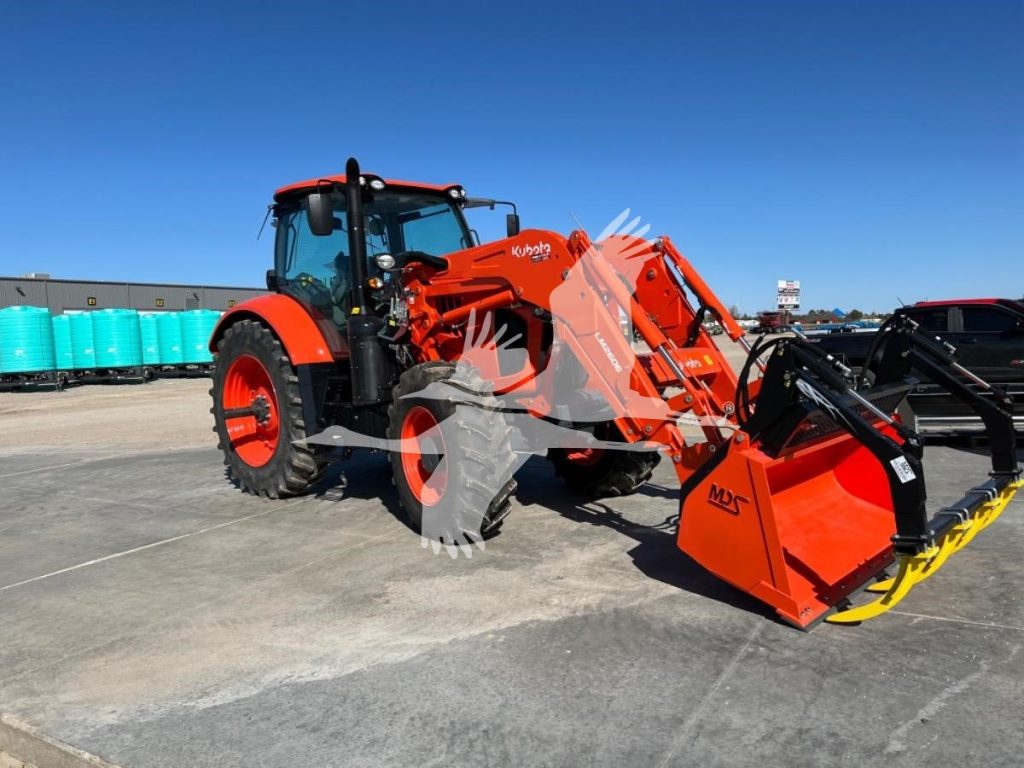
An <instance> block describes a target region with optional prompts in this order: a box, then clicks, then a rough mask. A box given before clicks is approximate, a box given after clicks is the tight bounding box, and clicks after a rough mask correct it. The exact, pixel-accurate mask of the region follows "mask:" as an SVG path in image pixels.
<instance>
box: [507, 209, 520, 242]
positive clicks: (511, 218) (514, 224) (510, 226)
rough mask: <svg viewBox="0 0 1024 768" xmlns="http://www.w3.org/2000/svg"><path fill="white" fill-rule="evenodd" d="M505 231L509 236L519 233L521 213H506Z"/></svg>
mask: <svg viewBox="0 0 1024 768" xmlns="http://www.w3.org/2000/svg"><path fill="white" fill-rule="evenodd" d="M505 231H506V232H507V233H508V236H509V237H515V236H516V235H518V234H519V214H518V213H509V214H506V215H505Z"/></svg>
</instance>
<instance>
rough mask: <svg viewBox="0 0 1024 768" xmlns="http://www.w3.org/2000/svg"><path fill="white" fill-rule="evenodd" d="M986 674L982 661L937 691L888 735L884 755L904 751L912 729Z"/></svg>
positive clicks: (928, 718)
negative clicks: (975, 668) (973, 668)
mask: <svg viewBox="0 0 1024 768" xmlns="http://www.w3.org/2000/svg"><path fill="white" fill-rule="evenodd" d="M986 672H988V664H987V663H986V662H984V661H982V662H981V663H980V668H979V669H977V670H976V671H974V672H971V674H969V675H967V676H966V677H964V678H962V679H960V680H957V681H956V682H955V683H953V684H952V685H948V686H946V687H945V688H943V689H942V690H941V691H939V693H938V694H937V695H936V696H934V697H932V699H931V700H930V701H929V702H928V703H927V704H925V705H924V706H923V707H921V709H919V710H918V711H917V714H915V715H914V716H913V717H912V718H910V719H909V720H907V721H906V722H904V723H903V724H902V725H900V726H898V727H897V728H896V729H895V730H894V731H893V732H892V733H891V734H889V743H888V744H886V746H885V752H884V754H886V755H895V754H899V753H900V752H903V751H905V750H906V748H907V742H906V739H907V736H908V735H909V734H910V732H911V731H912V730H914V728H916V727H917V726H919V725H921V724H923V723H927V722H928V721H929V720H931V719H932V718H933V717H935V716H936V715H937V714H939V712H941V711H942V710H943V709H945V708H946V705H947V704H948V703H949V702H950V701H952V700H953V699H954V698H955V697H957V696H959V695H960V694H962V693H964V692H965V691H966V690H967V689H968V688H970V687H971V683H973V682H974V681H975V680H977V679H978V678H979V677H981V676H982V675H984V674H985V673H986Z"/></svg>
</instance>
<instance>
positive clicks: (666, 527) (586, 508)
mask: <svg viewBox="0 0 1024 768" xmlns="http://www.w3.org/2000/svg"><path fill="white" fill-rule="evenodd" d="M517 478H518V479H519V491H518V493H517V494H516V497H517V500H518V501H519V503H520V504H537V505H540V506H542V507H545V508H547V509H550V510H551V511H552V512H555V513H557V514H558V515H561V516H562V517H564V518H566V519H567V520H572V521H573V522H575V523H579V524H581V525H592V526H597V527H601V528H608V529H611V530H613V531H615V532H616V533H618V534H620V535H622V536H626V537H627V538H630V539H632V540H633V541H635V542H636V546H635V547H633V548H632V549H630V550H629V551H628V552H627V554H628V555H629V557H630V559H631V560H632V562H633V565H634V566H635V567H636V568H637V569H638V570H639V571H640V572H641V573H643V574H644V575H645V576H648V577H649V578H652V579H657V580H658V581H660V582H662V583H663V584H668V585H669V586H671V587H674V588H676V589H679V590H682V591H684V592H690V593H692V594H695V595H700V596H701V597H704V598H708V599H710V600H715V601H717V602H719V603H723V604H725V605H728V606H730V607H732V608H737V609H740V610H743V611H747V612H748V613H752V614H756V615H758V616H762V617H765V618H768V619H771V620H773V621H778V618H777V617H776V615H775V612H774V611H772V610H771V609H770V608H768V607H767V606H766V605H765V604H764V603H762V602H760V601H759V600H755V599H754V598H752V597H751V596H750V595H748V594H747V593H745V592H742V591H741V590H739V589H736V588H735V587H733V586H731V585H730V584H727V583H726V582H724V581H722V580H721V579H719V578H718V577H716V576H714V575H713V574H711V573H710V572H708V571H706V570H705V569H704V568H703V567H702V566H700V565H699V564H698V563H697V562H696V561H695V560H693V559H692V558H691V557H689V556H688V555H687V554H686V553H684V552H683V551H682V550H680V549H679V548H678V546H677V545H676V516H677V514H678V510H677V509H676V505H677V502H678V499H679V489H678V488H672V487H665V486H662V485H658V484H657V483H653V482H649V483H647V484H646V485H644V486H643V487H642V488H640V490H639V491H637V493H636V494H635V496H634V497H632V498H633V500H634V502H633V503H634V504H635V500H637V497H647V498H649V499H651V500H652V501H653V502H654V503H656V504H657V505H658V506H664V502H663V501H662V500H664V499H668V500H671V501H672V511H671V513H670V514H669V515H668V516H667V517H665V518H664V519H662V520H659V521H657V522H655V523H650V524H647V523H640V522H637V521H635V520H631V519H630V518H629V517H628V516H627V515H625V514H623V513H622V512H620V511H619V510H617V509H615V508H614V507H613V506H611V504H614V503H616V501H617V500H614V499H610V500H603V499H596V500H591V499H586V498H582V497H580V496H578V495H576V494H574V493H573V492H572V491H570V490H569V489H567V488H566V487H565V485H564V484H563V483H562V481H561V480H559V479H558V478H557V477H555V474H554V471H553V470H552V469H551V465H550V464H549V463H548V462H547V461H546V460H544V459H541V458H539V457H535V458H533V459H531V460H530V461H528V462H527V463H526V465H525V466H524V467H523V468H522V469H521V470H520V472H519V474H518V475H517ZM655 500H657V501H655ZM641 503H643V502H642V501H641Z"/></svg>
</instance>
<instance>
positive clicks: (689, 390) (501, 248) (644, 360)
mask: <svg viewBox="0 0 1024 768" xmlns="http://www.w3.org/2000/svg"><path fill="white" fill-rule="evenodd" d="M447 263H448V268H447V270H445V271H434V272H430V271H429V270H427V272H428V273H429V274H422V275H420V276H418V277H416V279H413V280H410V281H409V282H408V284H407V292H408V293H409V295H410V324H411V329H412V338H413V342H414V346H415V348H416V349H418V350H421V351H422V353H423V354H424V356H425V359H438V358H445V359H453V358H454V357H455V356H459V355H462V356H465V355H466V354H467V348H466V347H467V345H466V344H465V343H464V341H465V339H466V338H467V336H470V335H472V334H471V333H470V332H469V330H468V329H467V324H468V323H469V320H470V318H471V317H474V316H475V317H476V322H477V323H479V322H480V317H481V316H482V315H483V314H484V313H486V312H495V311H499V310H510V311H514V312H518V313H520V315H522V316H525V317H531V316H532V317H535V318H543V319H545V320H547V321H550V322H551V323H552V325H553V327H554V344H553V345H552V348H551V351H550V356H549V357H548V358H544V356H543V355H541V354H537V353H535V350H532V349H531V354H530V362H529V367H528V368H524V370H523V371H520V372H518V374H517V375H515V376H508V377H498V378H497V379H496V380H495V389H496V391H497V392H499V394H504V395H505V396H506V398H507V397H508V396H515V397H517V398H518V404H519V405H520V406H521V407H523V408H525V409H527V410H529V411H530V412H532V413H534V414H535V415H538V416H549V415H551V414H553V413H555V412H556V410H557V406H558V404H559V403H558V401H559V399H560V397H561V396H562V395H564V393H560V392H558V391H556V389H555V386H554V381H555V377H554V376H545V375H544V374H545V369H546V368H548V369H549V368H550V367H551V363H552V362H553V360H556V359H557V358H558V356H559V355H571V357H572V358H573V359H574V360H575V361H576V362H577V363H578V365H579V366H580V367H581V368H582V369H583V372H584V374H585V380H586V384H585V386H586V387H587V388H588V389H590V390H592V391H593V392H594V393H596V394H598V395H600V396H601V398H602V399H603V400H604V401H606V402H607V403H608V405H609V406H610V407H611V410H612V412H613V414H614V417H615V421H616V423H617V426H618V427H619V429H620V431H621V433H622V434H623V436H624V437H625V438H626V440H628V441H630V442H638V441H647V442H651V443H655V444H659V445H661V446H663V447H664V450H665V451H666V452H667V453H668V455H670V456H671V457H672V460H673V463H674V464H675V465H676V468H677V471H678V472H679V474H680V477H681V478H685V477H686V476H688V474H689V473H690V472H692V471H693V469H695V468H696V467H697V466H699V465H700V464H701V463H703V461H705V460H706V458H707V456H708V455H709V452H710V451H713V450H714V448H715V446H718V445H721V444H723V443H724V441H725V440H726V439H727V434H726V433H725V432H724V431H723V427H731V426H732V420H733V418H734V416H733V414H734V413H735V404H734V402H733V399H734V394H735V390H736V377H735V374H734V372H733V371H732V369H731V367H730V366H729V364H728V362H727V361H726V360H725V358H724V356H723V355H722V353H721V351H720V350H719V349H718V347H717V346H716V345H715V343H714V341H713V340H712V339H711V337H710V335H709V334H707V332H706V331H705V330H704V328H703V326H702V325H701V324H700V320H701V317H702V314H703V312H702V311H701V310H700V309H698V308H695V307H694V306H693V305H692V304H691V303H690V301H689V299H688V297H687V291H689V292H690V293H691V294H692V295H693V297H694V299H695V302H696V304H697V305H698V307H700V308H703V311H704V312H710V313H711V314H712V315H714V316H715V317H716V319H718V320H719V322H721V323H722V325H723V327H724V328H725V329H726V332H727V333H728V334H729V335H730V336H731V337H733V338H738V337H739V336H740V335H741V334H742V330H741V329H740V328H739V326H738V325H737V324H736V322H735V320H734V319H733V318H732V317H731V316H730V315H729V313H728V311H727V310H726V309H725V308H724V307H723V306H722V304H721V302H720V301H719V300H718V298H717V297H716V296H714V294H713V293H712V292H711V291H710V289H708V287H707V286H706V284H705V283H704V282H703V280H701V279H700V277H699V275H697V273H696V271H695V270H694V269H693V267H692V266H691V265H690V264H689V262H687V261H686V260H685V259H684V258H683V257H682V255H681V254H680V253H679V252H678V251H677V250H676V249H675V247H674V246H673V245H672V244H671V242H670V241H668V240H667V238H663V239H661V240H658V241H654V242H648V241H643V240H639V239H637V238H629V237H611V238H606V239H605V240H603V241H602V242H600V243H597V244H595V243H592V242H591V241H590V239H589V238H588V237H587V236H586V234H585V233H583V232H580V231H577V232H573V233H572V234H571V235H570V236H569V237H568V238H564V237H562V236H560V235H557V234H555V233H551V232H545V231H541V230H527V231H524V232H523V233H521V234H520V235H518V236H517V237H515V238H510V239H507V240H503V241H499V242H496V243H491V244H488V245H484V246H479V247H477V248H473V249H469V250H466V251H462V252H459V253H457V254H450V255H448V256H447ZM417 269H419V270H421V271H422V270H424V269H425V268H422V267H418V268H417ZM620 314H621V315H622V316H625V317H626V318H628V320H629V325H630V327H631V328H632V329H633V330H635V332H636V333H637V335H638V336H639V337H640V338H641V339H642V340H643V342H644V343H645V344H646V346H647V348H648V350H650V351H647V350H640V351H638V350H637V349H635V348H634V345H633V342H632V339H631V338H630V336H629V334H624V333H623V329H622V326H621V324H620ZM530 335H531V336H534V337H535V336H536V335H537V334H535V333H533V332H531V334H530ZM528 346H529V345H528ZM469 354H470V355H471V356H475V358H476V359H474V360H473V361H472V362H474V364H476V365H477V367H479V368H484V369H497V368H498V367H499V366H497V365H495V364H492V363H488V362H487V361H486V360H483V359H482V358H483V357H485V355H484V354H483V351H482V350H480V349H475V348H474V349H471V350H469ZM671 389H677V390H679V391H678V393H675V394H673V393H671V391H670V390H671ZM684 413H689V414H691V415H692V416H694V417H696V418H697V419H698V421H699V423H700V425H701V427H702V429H703V430H704V433H705V435H706V437H707V440H708V442H707V443H698V444H687V442H686V441H685V440H684V439H683V437H682V435H681V432H680V431H679V429H678V427H677V426H676V420H677V419H678V417H679V416H680V415H681V414H684Z"/></svg>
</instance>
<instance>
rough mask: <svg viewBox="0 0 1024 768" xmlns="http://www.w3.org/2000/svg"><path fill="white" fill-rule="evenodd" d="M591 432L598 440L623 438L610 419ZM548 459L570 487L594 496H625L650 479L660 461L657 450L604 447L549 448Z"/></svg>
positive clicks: (595, 497)
mask: <svg viewBox="0 0 1024 768" xmlns="http://www.w3.org/2000/svg"><path fill="white" fill-rule="evenodd" d="M594 436H595V437H597V438H598V439H600V440H622V434H621V433H620V432H619V430H618V428H617V427H616V426H615V424H614V423H613V422H611V421H608V422H603V423H601V424H598V425H597V426H596V428H595V429H594ZM548 460H549V461H550V462H551V463H552V464H554V466H555V475H557V476H558V477H560V478H562V480H564V481H565V484H566V485H567V486H569V488H570V489H572V490H573V491H575V492H576V493H579V494H581V495H583V496H588V497H590V498H593V499H601V498H607V497H610V496H628V495H630V494H633V493H636V492H637V491H638V490H639V489H640V486H642V485H643V484H644V483H646V482H647V481H648V480H650V479H651V476H652V475H653V474H654V468H655V467H656V466H658V462H659V461H661V454H660V453H658V452H656V451H615V450H611V449H607V448H589V449H571V448H551V449H550V450H549V451H548Z"/></svg>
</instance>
